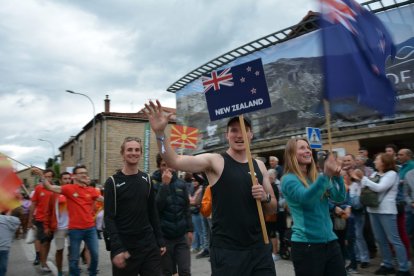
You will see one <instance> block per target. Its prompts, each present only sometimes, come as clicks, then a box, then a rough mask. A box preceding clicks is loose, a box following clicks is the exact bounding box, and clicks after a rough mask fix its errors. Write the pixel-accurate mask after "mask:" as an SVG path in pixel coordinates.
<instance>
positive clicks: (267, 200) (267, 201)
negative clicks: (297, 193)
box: [265, 193, 272, 203]
mask: <svg viewBox="0 0 414 276" xmlns="http://www.w3.org/2000/svg"><path fill="white" fill-rule="evenodd" d="M270 201H272V196H271V195H270V194H269V193H268V194H267V198H266V201H265V203H270Z"/></svg>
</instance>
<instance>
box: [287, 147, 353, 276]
mask: <svg viewBox="0 0 414 276" xmlns="http://www.w3.org/2000/svg"><path fill="white" fill-rule="evenodd" d="M284 160H285V174H284V176H283V178H282V192H283V195H284V196H285V199H286V202H287V204H288V206H289V209H290V212H291V214H292V219H293V222H294V224H293V227H292V261H293V266H294V269H295V274H296V275H297V276H301V275H306V276H313V275H314V276H321V275H326V276H331V275H336V276H342V275H343V276H345V275H346V271H345V266H344V260H343V258H342V254H341V249H340V247H339V244H338V242H337V236H336V235H335V234H334V232H333V230H332V229H333V227H332V220H331V219H330V215H329V206H328V199H330V200H332V201H334V202H342V201H344V200H345V194H346V193H345V187H344V183H343V179H342V178H341V177H340V176H339V175H340V171H341V168H340V166H338V165H337V163H336V161H335V159H334V157H333V155H332V154H331V155H329V156H328V158H327V160H326V161H325V164H324V169H323V174H320V175H318V171H317V169H316V165H315V162H314V160H313V157H312V151H311V149H310V147H309V143H308V142H307V141H306V140H304V139H290V140H289V141H288V142H287V144H286V149H285V156H284Z"/></svg>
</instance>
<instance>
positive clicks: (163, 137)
mask: <svg viewBox="0 0 414 276" xmlns="http://www.w3.org/2000/svg"><path fill="white" fill-rule="evenodd" d="M157 140H158V141H160V143H161V153H162V154H164V153H165V144H164V141H165V136H164V135H163V136H157Z"/></svg>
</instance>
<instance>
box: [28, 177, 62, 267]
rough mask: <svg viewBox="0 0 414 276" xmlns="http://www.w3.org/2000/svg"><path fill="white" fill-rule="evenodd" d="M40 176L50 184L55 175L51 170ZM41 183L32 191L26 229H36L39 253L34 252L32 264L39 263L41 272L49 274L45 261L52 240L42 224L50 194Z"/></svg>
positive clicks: (51, 235) (45, 216)
mask: <svg viewBox="0 0 414 276" xmlns="http://www.w3.org/2000/svg"><path fill="white" fill-rule="evenodd" d="M39 171H40V170H39ZM42 175H43V176H44V179H45V180H47V181H48V182H52V180H53V177H54V176H55V173H54V172H53V171H52V170H50V169H47V170H45V171H44V172H42ZM42 182H43V183H39V184H38V185H37V186H36V188H35V190H34V193H33V196H32V205H31V206H30V211H29V223H28V225H27V227H28V228H32V227H33V225H34V226H35V227H36V228H37V236H36V241H35V242H36V243H38V247H37V248H40V250H39V253H38V252H36V259H35V261H34V263H33V264H34V265H36V264H38V263H39V261H40V265H41V270H42V272H45V273H49V272H51V270H50V268H49V267H48V265H47V264H46V260H47V255H48V254H49V250H50V241H51V240H52V239H53V234H51V233H50V232H48V231H45V228H44V222H45V220H46V218H47V212H48V208H49V200H50V198H51V196H52V192H50V191H48V190H47V189H46V188H45V187H44V182H45V181H42Z"/></svg>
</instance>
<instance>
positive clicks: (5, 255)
mask: <svg viewBox="0 0 414 276" xmlns="http://www.w3.org/2000/svg"><path fill="white" fill-rule="evenodd" d="M8 261H9V250H0V276H6V272H7V263H8Z"/></svg>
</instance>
